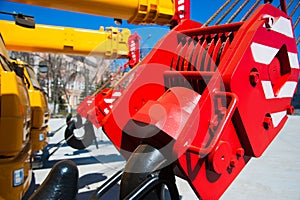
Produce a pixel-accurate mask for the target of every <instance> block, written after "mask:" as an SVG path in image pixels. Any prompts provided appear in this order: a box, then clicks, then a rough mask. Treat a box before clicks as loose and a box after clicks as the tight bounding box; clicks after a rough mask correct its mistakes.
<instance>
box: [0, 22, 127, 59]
mask: <svg viewBox="0 0 300 200" xmlns="http://www.w3.org/2000/svg"><path fill="white" fill-rule="evenodd" d="M0 32H1V33H2V36H3V38H4V39H5V44H6V48H7V49H9V50H14V51H30V52H48V53H64V54H72V55H74V54H78V55H85V56H87V55H92V56H96V55H98V56H103V57H104V58H105V59H115V58H127V57H128V44H127V43H128V38H129V36H130V34H131V33H130V30H129V29H117V28H112V27H110V28H107V29H105V30H104V28H103V27H102V28H101V29H100V30H99V31H97V30H87V29H77V28H66V27H59V26H47V25H36V28H35V29H28V28H23V27H20V26H17V25H15V24H14V23H13V22H11V21H5V20H0Z"/></svg>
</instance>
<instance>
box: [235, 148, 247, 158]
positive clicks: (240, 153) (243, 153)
mask: <svg viewBox="0 0 300 200" xmlns="http://www.w3.org/2000/svg"><path fill="white" fill-rule="evenodd" d="M236 155H237V156H238V157H243V156H244V155H245V150H244V149H243V148H238V149H237V150H236Z"/></svg>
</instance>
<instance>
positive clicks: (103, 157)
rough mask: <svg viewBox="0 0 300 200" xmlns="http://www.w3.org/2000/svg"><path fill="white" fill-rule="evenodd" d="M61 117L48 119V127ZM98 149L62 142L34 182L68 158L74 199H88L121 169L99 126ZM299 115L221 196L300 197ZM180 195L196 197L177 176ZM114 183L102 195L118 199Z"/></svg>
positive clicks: (121, 161) (57, 137) (119, 158)
mask: <svg viewBox="0 0 300 200" xmlns="http://www.w3.org/2000/svg"><path fill="white" fill-rule="evenodd" d="M63 123H64V119H51V120H50V126H51V130H55V129H57V128H58V127H59V126H60V125H62V124H63ZM63 134H64V129H63V130H61V131H59V132H58V133H57V134H56V135H55V136H54V137H52V138H51V140H50V144H54V143H56V142H58V141H59V140H61V139H62V138H63ZM96 135H97V139H98V141H99V142H98V144H99V149H96V147H95V145H91V146H90V147H88V148H87V149H85V150H75V149H73V148H71V147H69V146H67V145H63V147H62V148H61V149H59V150H58V151H57V152H56V153H55V154H54V155H53V156H52V157H51V158H50V159H49V161H48V162H47V163H46V164H45V166H44V167H43V168H42V169H36V170H34V173H35V177H36V184H41V183H42V181H43V180H44V179H45V177H46V175H47V174H48V173H49V171H50V169H51V167H52V166H53V165H54V164H55V163H56V162H57V161H59V160H62V159H70V160H72V161H74V162H75V163H76V164H77V166H78V169H79V176H80V179H79V194H78V200H83V199H88V198H89V196H90V195H91V193H92V192H93V191H94V190H95V189H96V188H97V187H99V186H100V185H101V184H102V183H103V182H104V181H105V180H106V179H107V178H108V177H110V176H112V175H113V174H114V173H115V172H117V171H118V170H120V169H122V168H123V167H124V165H125V161H124V159H123V158H122V156H120V154H119V153H118V151H117V150H116V149H115V147H114V146H113V145H112V144H111V142H110V141H109V140H108V139H107V137H106V136H105V135H104V134H103V132H102V131H101V130H96ZM299 144H300V116H290V117H289V120H288V122H287V124H286V126H285V127H284V129H283V130H282V131H281V133H280V134H279V135H278V136H277V138H276V139H275V140H274V141H273V142H272V144H271V145H270V147H269V148H268V149H267V150H266V152H265V153H264V154H263V156H262V157H261V158H258V159H256V158H255V159H252V160H251V161H250V163H249V164H248V165H247V166H246V167H245V169H244V170H243V171H242V172H241V174H240V175H239V176H238V177H237V179H236V180H235V181H234V182H233V183H232V185H231V186H230V187H229V189H228V190H227V191H226V192H225V193H224V195H223V196H222V198H221V199H223V200H227V199H228V200H229V199H237V200H244V199H249V198H251V199H258V200H259V199H262V200H263V199H275V200H280V199H298V200H300V159H299V158H300V157H299V155H300V148H299V147H300V146H299ZM177 185H178V188H179V192H180V195H181V199H184V200H193V199H197V197H196V196H195V194H194V193H193V191H192V190H191V188H190V186H189V185H188V184H187V182H186V181H183V180H181V179H179V178H178V179H177ZM118 191H119V186H118V185H116V186H115V187H114V188H113V189H112V190H111V191H109V193H108V194H107V195H105V196H104V197H103V198H102V199H110V200H111V199H118Z"/></svg>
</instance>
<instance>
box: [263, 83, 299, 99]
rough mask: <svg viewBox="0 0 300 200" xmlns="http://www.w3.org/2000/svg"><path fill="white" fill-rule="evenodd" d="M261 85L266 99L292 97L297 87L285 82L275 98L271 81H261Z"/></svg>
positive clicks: (295, 84)
mask: <svg viewBox="0 0 300 200" xmlns="http://www.w3.org/2000/svg"><path fill="white" fill-rule="evenodd" d="M261 84H262V87H263V90H264V94H265V97H266V99H275V98H291V97H293V95H294V92H295V89H296V86H297V82H294V81H287V82H285V84H284V85H283V86H282V87H281V88H280V90H279V92H278V95H277V96H276V97H275V94H274V91H273V88H272V83H271V81H261Z"/></svg>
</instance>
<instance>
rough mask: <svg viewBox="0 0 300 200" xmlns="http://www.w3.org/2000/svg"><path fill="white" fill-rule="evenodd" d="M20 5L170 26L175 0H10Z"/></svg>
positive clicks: (134, 22) (136, 22)
mask: <svg viewBox="0 0 300 200" xmlns="http://www.w3.org/2000/svg"><path fill="white" fill-rule="evenodd" d="M10 1H14V2H19V3H26V4H31V5H37V6H43V7H47V8H55V9H60V10H68V11H73V12H80V13H87V14H93V15H100V16H105V17H111V18H118V19H124V20H128V22H129V23H133V24H160V25H169V24H170V22H171V20H172V18H173V17H174V14H175V1H174V0H125V1H124V0H78V1H76V0H75V1H74V0H51V1H45V0H10Z"/></svg>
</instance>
